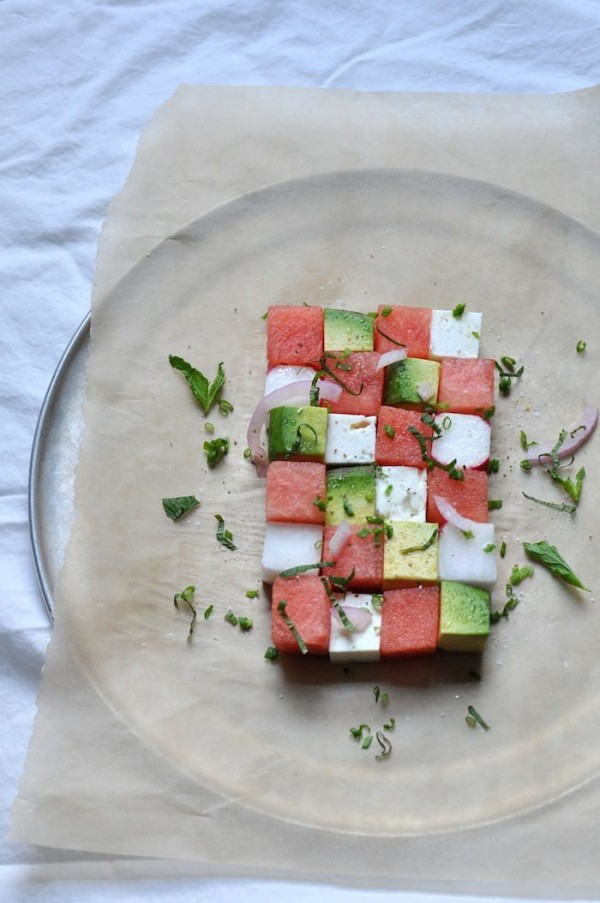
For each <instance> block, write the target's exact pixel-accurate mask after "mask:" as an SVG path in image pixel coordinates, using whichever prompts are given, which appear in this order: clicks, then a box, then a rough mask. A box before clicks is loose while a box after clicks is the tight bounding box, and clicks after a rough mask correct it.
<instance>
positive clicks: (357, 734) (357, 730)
mask: <svg viewBox="0 0 600 903" xmlns="http://www.w3.org/2000/svg"><path fill="white" fill-rule="evenodd" d="M349 730H350V734H351V736H352V737H354V739H355V740H361V739H362V735H363V734H364V733H367V734H370V733H371V728H370V727H369V725H368V724H359V725H358V727H351V728H349Z"/></svg>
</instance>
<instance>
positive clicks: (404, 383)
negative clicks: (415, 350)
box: [383, 357, 440, 407]
mask: <svg viewBox="0 0 600 903" xmlns="http://www.w3.org/2000/svg"><path fill="white" fill-rule="evenodd" d="M439 382H440V365H439V364H438V362H437V361H427V360H423V359H422V358H420V357H407V358H404V360H403V361H396V363H395V364H390V366H389V367H387V372H386V377H385V385H384V388H383V403H384V404H387V405H417V406H419V407H423V406H424V405H426V404H435V403H436V401H437V395H438V386H439Z"/></svg>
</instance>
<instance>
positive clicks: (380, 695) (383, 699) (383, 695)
mask: <svg viewBox="0 0 600 903" xmlns="http://www.w3.org/2000/svg"><path fill="white" fill-rule="evenodd" d="M373 696H374V697H375V702H380V703H381V705H387V704H388V702H389V701H390V696H389V693H388V692H387V691H386V690H382V689H381V687H373Z"/></svg>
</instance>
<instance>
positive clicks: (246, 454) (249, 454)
mask: <svg viewBox="0 0 600 903" xmlns="http://www.w3.org/2000/svg"><path fill="white" fill-rule="evenodd" d="M244 458H245V459H246V461H249V460H250V459H251V458H252V449H251V448H245V449H244Z"/></svg>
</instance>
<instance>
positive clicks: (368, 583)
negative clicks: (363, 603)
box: [321, 524, 384, 593]
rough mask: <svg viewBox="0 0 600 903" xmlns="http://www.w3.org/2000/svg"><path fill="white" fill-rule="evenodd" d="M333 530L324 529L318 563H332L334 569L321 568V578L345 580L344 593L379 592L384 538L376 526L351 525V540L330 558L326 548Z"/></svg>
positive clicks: (334, 530) (334, 528)
mask: <svg viewBox="0 0 600 903" xmlns="http://www.w3.org/2000/svg"><path fill="white" fill-rule="evenodd" d="M337 529H338V528H337V526H329V527H325V530H324V533H323V556H322V561H335V562H336V564H335V566H334V567H328V568H322V569H321V573H322V574H323V576H325V577H348V576H349V575H350V574H351V573H352V572H353V571H354V574H353V576H352V579H351V580H350V581H349V583H348V589H349V590H351V591H352V592H354V593H364V592H372V593H377V592H381V587H382V585H383V545H384V535H383V530H382V528H381V526H380V525H377V524H352V525H351V530H352V536H351V537H350V538H349V539H348V541H347V542H346V544H345V546H344V547H343V549H342V551H341V552H340V553H339V555H337V556H334V555H332V554H331V552H330V549H329V544H330V542H331V539H332V537H333V536H334V534H335V532H336V530H337Z"/></svg>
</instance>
